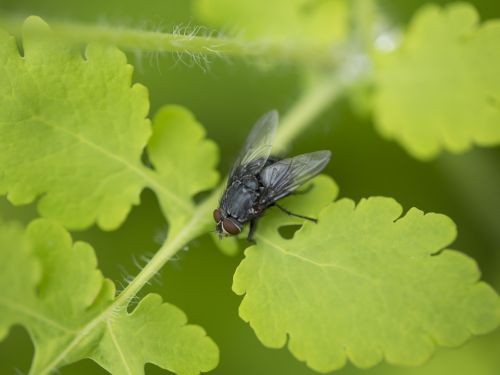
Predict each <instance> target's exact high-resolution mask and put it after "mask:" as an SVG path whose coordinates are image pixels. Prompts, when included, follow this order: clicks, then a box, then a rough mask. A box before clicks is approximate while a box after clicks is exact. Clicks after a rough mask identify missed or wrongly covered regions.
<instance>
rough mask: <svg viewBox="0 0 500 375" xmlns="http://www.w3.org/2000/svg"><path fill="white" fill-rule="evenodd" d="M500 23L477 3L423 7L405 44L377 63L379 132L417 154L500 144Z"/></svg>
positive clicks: (424, 154) (417, 155) (413, 22)
mask: <svg viewBox="0 0 500 375" xmlns="http://www.w3.org/2000/svg"><path fill="white" fill-rule="evenodd" d="M499 45H500V22H498V21H497V20H494V21H488V22H486V23H484V24H482V25H479V17H478V14H477V12H476V10H475V9H474V8H473V6H472V5H469V4H466V3H461V4H454V5H450V6H448V7H446V8H441V7H438V6H436V5H429V6H425V7H424V8H423V9H421V10H420V11H419V12H418V13H417V14H416V15H415V17H414V19H413V21H412V22H411V24H410V26H409V28H408V31H407V32H406V34H405V37H404V40H403V42H402V44H401V46H400V47H399V48H398V49H397V50H396V51H394V52H392V53H389V54H381V55H379V56H378V58H377V78H376V95H375V108H374V109H375V117H376V124H377V128H378V129H379V131H380V132H381V133H382V134H383V135H384V136H386V137H388V138H394V139H396V140H397V141H398V142H400V143H401V144H402V145H403V146H404V147H405V148H406V150H407V151H408V152H409V153H410V154H411V155H413V156H415V157H417V158H421V159H429V158H432V157H435V156H436V155H437V154H438V153H439V152H440V151H441V150H448V151H451V152H455V153H457V152H463V151H465V150H467V149H469V148H470V147H471V146H472V145H473V144H477V145H481V146H491V145H496V144H498V143H500V104H499V103H500V48H498V46H499Z"/></svg>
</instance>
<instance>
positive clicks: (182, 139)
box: [148, 105, 219, 234]
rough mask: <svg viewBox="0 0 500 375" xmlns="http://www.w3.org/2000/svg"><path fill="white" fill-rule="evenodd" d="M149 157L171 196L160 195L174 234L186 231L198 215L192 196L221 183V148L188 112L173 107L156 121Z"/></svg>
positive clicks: (167, 108)
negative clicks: (196, 214) (187, 226)
mask: <svg viewBox="0 0 500 375" xmlns="http://www.w3.org/2000/svg"><path fill="white" fill-rule="evenodd" d="M148 155H149V158H150V160H151V162H152V164H153V166H154V167H155V170H156V172H157V173H158V175H159V177H158V180H159V183H160V185H161V186H168V193H165V194H159V195H158V198H159V200H160V205H161V208H162V210H163V212H164V214H165V216H166V217H168V218H169V219H170V223H171V228H170V230H169V232H170V234H172V233H173V232H177V231H178V230H179V229H181V228H182V226H183V224H184V223H186V222H187V221H188V220H189V218H190V217H191V216H192V214H193V212H194V204H193V202H192V200H191V197H193V196H194V195H196V194H197V193H200V192H202V191H204V190H208V189H210V188H212V187H214V186H215V185H216V184H217V181H218V180H219V174H218V173H217V171H216V169H215V168H216V166H217V163H218V161H219V156H218V148H217V145H216V144H215V143H214V142H213V141H211V140H207V139H206V138H205V130H204V129H203V126H202V125H201V124H200V123H198V122H197V121H196V119H195V118H194V116H193V115H192V113H191V112H189V111H188V110H187V109H185V108H183V107H180V106H175V105H170V106H165V107H163V108H161V109H160V110H159V111H158V113H157V114H156V116H155V118H154V120H153V136H152V137H151V139H150V141H149V144H148Z"/></svg>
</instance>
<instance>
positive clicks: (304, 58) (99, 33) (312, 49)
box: [0, 16, 341, 67]
mask: <svg viewBox="0 0 500 375" xmlns="http://www.w3.org/2000/svg"><path fill="white" fill-rule="evenodd" d="M49 24H50V27H51V29H52V30H53V32H54V34H55V35H56V36H57V37H59V38H61V39H64V40H67V41H70V42H77V43H90V42H99V43H110V44H113V45H116V46H117V47H120V48H122V49H125V50H129V51H153V52H171V53H186V54H191V55H194V56H196V55H202V56H206V57H210V56H220V57H238V58H243V59H248V58H254V59H259V60H264V61H270V62H281V63H295V64H301V65H307V66H316V67H334V66H336V65H337V64H338V61H339V58H341V56H339V55H338V54H336V53H334V51H333V48H329V47H328V46H325V45H324V44H315V43H314V42H309V43H306V42H295V41H289V42H284V41H279V40H273V39H269V40H256V41H248V40H244V39H238V38H229V37H220V36H199V35H194V34H189V33H187V34H183V33H175V32H174V33H164V32H157V31H145V30H139V29H133V28H125V27H113V26H110V25H88V24H82V23H77V22H62V21H57V20H50V22H49ZM21 25H22V20H21V19H20V18H19V17H14V16H3V17H0V26H1V27H3V28H5V29H7V30H8V31H9V32H11V33H12V34H14V35H20V34H21V33H22V27H21Z"/></svg>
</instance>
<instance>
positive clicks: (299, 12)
mask: <svg viewBox="0 0 500 375" xmlns="http://www.w3.org/2000/svg"><path fill="white" fill-rule="evenodd" d="M194 11H195V13H196V14H197V15H198V17H199V18H200V19H201V20H202V21H204V22H206V23H208V24H209V25H211V26H213V27H223V28H226V29H229V31H233V32H237V33H238V35H240V36H242V37H244V38H246V39H264V40H281V41H285V42H292V43H293V42H297V41H309V43H313V44H330V43H332V42H334V41H338V40H342V39H343V38H345V36H346V34H347V30H348V26H349V16H348V5H347V2H346V1H344V0H327V1H308V0H293V1H290V0H278V1H277V0H275V1H264V0H245V1H237V2H236V1H231V0H197V1H196V2H195V3H194Z"/></svg>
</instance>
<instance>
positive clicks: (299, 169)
mask: <svg viewBox="0 0 500 375" xmlns="http://www.w3.org/2000/svg"><path fill="white" fill-rule="evenodd" d="M330 156H331V152H330V151H316V152H311V153H309V154H303V155H298V156H295V157H293V158H289V159H283V160H280V161H278V162H276V163H274V164H271V165H269V166H267V167H266V168H264V169H263V170H262V172H260V178H261V181H262V184H263V185H264V186H265V187H266V197H267V199H266V203H267V204H271V203H273V202H276V201H277V200H278V199H281V198H283V197H284V196H286V195H288V194H290V193H291V192H293V191H294V190H295V189H297V188H298V187H299V186H300V185H302V184H303V183H304V182H306V181H307V180H310V179H311V178H313V177H314V176H316V175H317V174H319V173H320V172H321V171H322V170H323V168H325V167H326V165H327V164H328V162H329V161H330Z"/></svg>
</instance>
